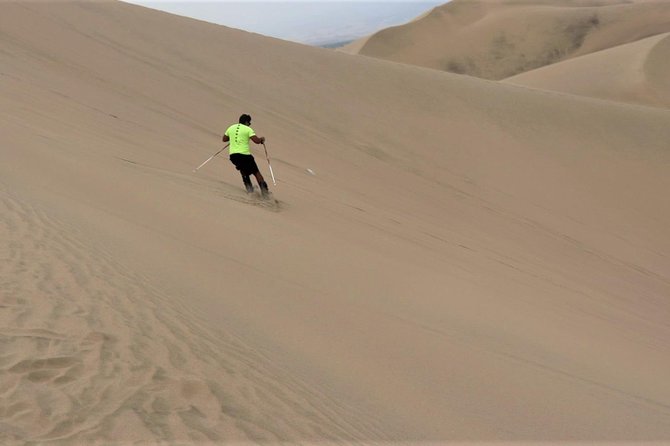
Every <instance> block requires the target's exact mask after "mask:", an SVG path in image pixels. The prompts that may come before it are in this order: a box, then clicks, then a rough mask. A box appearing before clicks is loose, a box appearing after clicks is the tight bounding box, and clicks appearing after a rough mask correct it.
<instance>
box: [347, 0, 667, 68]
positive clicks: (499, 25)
mask: <svg viewBox="0 0 670 446" xmlns="http://www.w3.org/2000/svg"><path fill="white" fill-rule="evenodd" d="M669 19H670V8H669V7H668V3H667V2H658V1H653V0H652V1H647V0H642V1H633V2H627V1H618V0H617V1H593V2H591V1H572V0H557V1H544V0H529V1H514V2H510V1H503V0H500V1H491V0H483V1H472V0H454V1H451V2H449V3H447V4H445V5H443V6H440V7H438V8H435V9H434V10H433V11H431V12H430V13H429V14H428V15H426V16H425V17H423V18H421V19H419V20H415V21H412V22H410V23H407V24H405V25H400V26H397V27H392V28H388V29H384V30H382V31H379V32H377V33H375V34H373V35H372V36H369V37H366V38H364V39H362V40H360V41H356V42H354V43H352V44H351V45H349V46H347V47H344V48H343V49H342V51H348V52H352V53H355V54H363V55H366V56H372V57H378V58H382V59H387V60H393V61H396V62H402V63H408V64H414V65H420V66H424V67H429V68H433V69H438V70H445V71H449V72H453V73H460V74H467V75H470V76H477V77H481V78H485V79H496V80H498V79H503V78H506V77H511V76H513V75H516V74H519V73H523V72H526V71H529V70H533V69H536V68H539V67H543V66H546V65H551V64H553V63H556V62H560V61H563V60H567V59H570V58H573V57H577V56H581V55H584V54H589V53H592V52H594V51H600V50H603V49H607V48H612V47H615V46H618V45H622V44H626V43H630V42H633V41H636V40H639V39H642V38H645V37H649V36H652V35H655V34H660V33H665V32H668V31H670V28H668V21H669Z"/></svg>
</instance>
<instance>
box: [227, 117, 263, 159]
mask: <svg viewBox="0 0 670 446" xmlns="http://www.w3.org/2000/svg"><path fill="white" fill-rule="evenodd" d="M225 134H226V136H228V138H230V151H229V153H230V154H231V155H232V154H233V153H242V154H244V155H251V150H250V149H249V139H251V137H252V136H255V135H256V133H255V132H254V130H253V129H252V128H251V127H249V126H247V125H244V124H233V125H231V126H230V127H228V130H226V133H225Z"/></svg>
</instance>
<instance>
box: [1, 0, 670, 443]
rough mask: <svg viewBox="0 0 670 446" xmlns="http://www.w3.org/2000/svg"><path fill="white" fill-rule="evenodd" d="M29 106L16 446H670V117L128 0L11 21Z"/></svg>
mask: <svg viewBox="0 0 670 446" xmlns="http://www.w3.org/2000/svg"><path fill="white" fill-rule="evenodd" d="M453 6H455V7H456V8H461V9H462V11H463V13H462V14H457V15H453V16H451V18H450V19H449V21H450V22H453V23H456V22H461V25H462V26H465V23H466V22H474V21H477V20H481V21H482V26H484V25H486V23H488V21H489V20H493V16H491V17H489V19H487V18H486V17H487V14H488V13H489V12H490V11H493V10H496V8H497V6H496V5H493V4H492V5H490V6H486V7H484V6H483V4H480V6H479V7H474V6H473V7H472V8H471V7H470V6H468V4H467V3H463V2H458V3H456V4H455V5H453ZM643 6H644V5H642V4H634V5H623V4H622V5H621V6H620V8H622V10H621V14H623V12H625V11H629V12H632V11H636V10H637V9H636V8H637V7H639V8H641V9H642V8H643ZM646 7H648V8H649V10H648V12H647V13H646V14H647V15H646V16H645V17H647V19H649V20H648V23H647V24H646V29H644V30H643V29H642V28H643V27H642V26H641V25H639V24H637V25H635V26H632V25H630V26H629V22H628V21H621V22H618V23H619V25H617V24H616V23H615V22H614V17H617V15H616V14H614V13H612V14H609V13H605V12H604V11H600V9H597V8H595V9H594V8H591V7H585V8H583V11H581V12H580V11H579V8H568V10H569V11H572V12H571V13H570V14H568V15H574V16H575V17H577V18H579V20H582V22H578V23H582V24H583V26H584V27H586V29H588V30H591V28H596V29H598V30H601V31H602V33H601V31H598V32H597V33H596V32H595V31H594V32H588V33H585V34H584V38H583V42H582V45H580V46H579V49H574V50H573V51H572V52H571V53H570V54H571V55H577V53H578V52H579V51H581V50H585V49H586V48H589V49H590V50H589V51H590V52H592V51H595V50H596V49H598V48H599V45H605V44H607V43H608V42H609V43H611V42H614V41H615V40H616V41H617V42H620V43H623V40H625V39H623V37H622V38H620V39H614V38H613V37H611V38H610V37H608V36H615V35H620V36H628V37H630V38H631V39H632V36H633V34H632V31H631V29H636V30H637V31H636V33H638V35H637V37H644V35H643V34H645V33H646V32H652V31H654V29H655V28H654V27H655V26H656V25H654V23H658V22H656V21H655V18H654V20H652V16H654V17H660V16H661V15H662V13H661V12H660V10H659V8H658V7H654V6H653V5H647V6H646ZM524 8H527V9H524ZM628 8H632V9H628ZM604 9H608V8H604ZM614 9H616V8H614ZM563 10H564V8H549V9H548V10H547V8H545V7H542V8H540V7H530V6H526V5H525V4H519V5H518V6H517V7H515V8H514V9H512V10H510V12H508V13H506V14H505V15H507V16H509V17H508V18H509V20H510V21H508V22H505V23H506V25H505V26H504V27H502V25H496V26H492V28H491V29H499V30H500V29H506V30H507V31H505V34H504V35H505V36H506V37H505V38H506V39H508V40H507V42H513V41H514V40H513V36H516V34H513V33H512V29H513V27H512V24H513V23H516V22H514V20H513V19H514V17H516V15H517V13H521V12H523V13H524V14H529V15H530V16H532V14H535V13H536V14H537V15H536V16H535V17H538V20H539V17H544V15H545V14H546V15H547V17H548V18H547V19H546V21H541V20H540V21H538V22H533V23H534V25H533V26H532V28H533V30H532V31H529V36H532V37H536V38H537V37H541V36H542V35H543V32H542V31H541V30H542V29H543V28H542V27H543V26H545V27H547V28H546V33H547V34H549V35H552V36H554V37H552V39H554V38H556V39H557V38H558V37H556V36H558V35H562V34H560V33H559V32H558V31H556V28H555V26H556V25H555V23H556V22H554V20H558V19H557V18H556V17H563V16H562V15H561V14H560V13H562V12H563ZM442 11H443V12H442V13H439V14H443V15H445V16H450V14H451V13H449V12H444V11H446V9H442ZM551 11H554V12H556V13H557V14H553V13H551ZM595 11H598V14H597V17H598V25H597V26H596V25H595V23H594V21H593V20H594V19H593V17H594V12H595ZM439 14H438V15H439ZM498 16H499V15H495V17H498ZM560 20H563V19H560ZM440 23H442V22H440ZM501 23H502V22H501ZM552 23H554V25H552ZM561 23H564V26H568V25H567V23H575V22H573V21H569V22H561ZM535 25H537V29H535ZM486 26H488V25H486ZM617 26H618V27H617ZM659 26H660V25H659ZM561 29H563V28H561ZM580 29H582V28H580ZM552 33H553V34H552ZM557 33H558V34H557ZM581 33H582V31H579V32H578V33H577V34H578V35H581ZM491 36H495V33H494V34H491ZM598 36H599V37H598ZM463 37H465V36H463ZM573 37H574V35H573ZM628 37H627V38H628ZM514 38H516V37H514ZM659 39H660V38H659ZM578 40H581V37H580V39H578ZM634 40H635V39H634ZM666 40H667V39H666ZM666 40H659V42H657V43H656V46H654V48H653V49H652V48H651V43H650V44H649V46H645V48H646V49H645V51H647V50H648V52H647V53H644V54H645V57H647V60H649V61H653V60H656V61H659V60H661V59H656V58H655V57H654V52H655V51H657V50H659V51H660V50H661V49H662V48H664V46H665V45H666ZM550 41H553V40H551V39H548V40H542V41H541V42H540V43H538V48H539V47H541V46H542V45H545V44H547V43H548V42H550ZM558 41H560V42H563V41H562V40H560V39H559V40H557V42H558ZM599 42H600V43H599ZM466 43H467V42H465V41H462V42H461V44H462V45H465V44H466ZM475 43H476V42H473V45H474V44H475ZM518 44H519V45H521V43H518ZM563 44H564V43H561V45H563ZM565 44H567V43H565ZM640 44H642V42H641V43H640ZM515 45H517V43H515ZM523 45H530V43H528V42H526V43H524V44H523ZM645 45H646V44H645ZM605 46H606V45H605ZM662 46H663V47H662ZM502 47H503V48H505V47H506V46H505V45H502ZM515 48H516V46H515ZM434 49H435V50H437V49H438V48H437V47H435V48H434ZM463 51H467V48H466V47H465V46H463ZM663 51H664V50H663ZM513 53H514V54H519V53H516V52H513ZM463 54H466V53H463ZM473 54H474V53H473ZM659 54H665V53H659ZM482 57H483V56H482ZM529 57H530V56H529ZM477 60H479V59H477ZM481 60H482V62H481V65H477V66H480V67H481V68H482V69H484V68H486V67H492V66H493V65H487V64H486V63H484V62H483V60H484V59H481ZM513 65H514V63H510V67H511V66H513ZM652 65H653V64H652ZM656 67H657V66H656V65H654V67H652V68H656ZM658 67H660V68H663V65H662V64H660V65H658ZM654 75H655V74H654V70H650V71H648V72H647V79H653V76H654ZM662 81H663V80H656V81H654V82H656V84H654V85H661V82H662ZM0 98H1V100H0V240H2V243H0V401H1V402H0V444H2V445H15V444H17V445H18V444H21V445H23V444H59V445H89V444H91V445H96V444H100V445H126V444H138V445H156V444H179V445H197V446H200V445H220V444H228V443H230V444H236V443H243V444H250V443H262V444H294V443H295V444H298V443H301V444H329V443H330V444H367V443H371V444H410V443H438V444H450V443H459V442H460V443H477V442H489V443H497V442H505V444H510V443H519V444H531V443H532V444H535V443H546V444H550V443H565V442H575V443H577V442H589V443H593V444H596V443H602V444H612V443H615V442H616V443H617V444H620V442H637V443H638V444H639V443H641V442H656V443H659V444H667V443H668V442H670V409H669V408H670V383H669V381H668V370H670V344H669V343H668V339H670V324H669V323H668V321H669V320H670V300H669V299H668V296H670V254H669V253H670V232H669V230H668V228H670V203H669V201H668V190H670V176H669V175H668V172H667V166H668V164H669V163H670V151H669V150H668V141H670V113H669V112H668V111H667V110H664V109H660V108H653V107H640V106H637V105H630V104H625V103H618V102H611V101H603V100H600V99H593V98H589V97H580V96H574V95H568V94H563V93H556V92H551V91H546V90H535V89H532V88H527V87H522V86H517V85H513V84H509V83H502V82H491V81H485V80H481V79H476V78H473V77H467V76H459V75H454V74H451V73H446V72H442V71H437V70H429V69H426V68H422V67H417V66H410V65H403V64H398V63H392V62H388V61H384V60H378V59H374V58H369V57H358V56H353V55H350V54H344V53H341V52H335V51H332V50H326V49H321V48H314V47H309V46H305V45H299V44H293V43H289V42H285V41H280V40H277V39H272V38H266V37H262V36H259V35H255V34H250V33H246V32H242V31H238V30H233V29H229V28H226V27H222V26H216V25H213V24H208V23H204V22H199V21H196V20H190V19H185V18H180V17H176V16H172V15H169V14H166V13H160V12H156V11H152V10H149V9H145V8H141V7H138V6H133V5H128V4H124V3H120V2H108V1H99V2H50V1H44V2H15V3H9V2H3V3H0ZM241 113H250V114H251V115H252V117H253V122H252V126H253V128H254V129H255V130H256V132H257V133H258V134H259V135H262V136H266V137H267V138H268V139H267V149H268V151H269V155H270V156H271V159H272V166H273V168H274V173H275V175H276V177H277V185H276V186H274V185H271V190H272V192H273V199H272V200H269V201H262V200H260V199H259V198H258V197H257V196H256V195H247V194H246V193H245V191H244V189H243V187H242V181H241V179H240V176H239V174H238V173H237V172H236V171H235V170H234V168H233V166H232V165H231V164H230V162H229V161H228V160H227V159H226V158H227V157H226V154H225V152H224V153H223V154H221V155H219V156H218V157H216V158H214V159H213V160H212V161H211V162H210V163H209V164H207V165H205V166H204V167H203V168H202V169H200V170H199V171H198V172H197V173H193V169H194V168H195V167H196V166H198V165H199V164H201V163H202V162H203V161H204V160H205V159H207V158H208V157H210V156H211V155H212V154H214V153H215V152H216V151H218V150H219V149H221V148H222V142H221V134H222V132H223V130H224V129H225V128H226V127H227V126H228V125H229V124H231V123H233V122H236V121H237V118H238V117H239V115H240V114H241ZM253 151H254V154H255V156H256V160H257V162H258V164H259V166H260V168H261V171H262V172H263V174H264V175H265V176H266V178H268V179H269V178H270V173H269V170H268V165H267V161H266V158H265V153H264V151H263V148H262V147H260V148H259V147H257V146H255V147H254V148H253Z"/></svg>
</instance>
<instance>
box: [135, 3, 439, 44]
mask: <svg viewBox="0 0 670 446" xmlns="http://www.w3.org/2000/svg"><path fill="white" fill-rule="evenodd" d="M124 1H127V2H129V3H135V4H138V5H142V6H147V7H150V8H154V9H160V10H163V11H167V12H170V13H173V14H179V15H183V16H187V17H192V18H196V19H199V20H205V21H208V22H213V23H218V24H220V25H226V26H230V27H233V28H238V29H244V30H246V31H252V32H255V33H259V34H265V35H268V36H272V37H278V38H281V39H285V40H292V41H295V42H301V43H308V44H315V45H318V44H324V43H332V42H337V41H342V40H352V39H355V38H358V37H362V36H365V35H368V34H371V33H373V32H375V31H378V30H380V29H382V28H387V27H389V26H394V25H400V24H402V23H406V22H408V21H409V20H412V19H413V18H415V17H417V16H419V15H421V14H422V13H424V12H426V11H428V10H430V9H431V8H433V7H435V6H437V5H440V4H443V3H446V2H447V1H448V0H437V1H435V0H414V1H411V0H410V1H408V0H379V1H332V0H297V1H296V0H294V1H291V2H287V1H283V0H264V1H254V0H246V1H239V0H238V1H223V0H219V1H206V2H204V1H202V0H200V1H198V0H181V1H179V0H170V1H166V0H124Z"/></svg>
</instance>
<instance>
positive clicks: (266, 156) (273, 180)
mask: <svg viewBox="0 0 670 446" xmlns="http://www.w3.org/2000/svg"><path fill="white" fill-rule="evenodd" d="M263 148H264V149H265V158H266V159H267V160H268V167H269V168H270V175H272V184H274V185H275V186H276V185H277V182H276V181H275V174H274V172H272V164H270V156H269V155H268V148H267V147H265V143H263Z"/></svg>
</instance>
